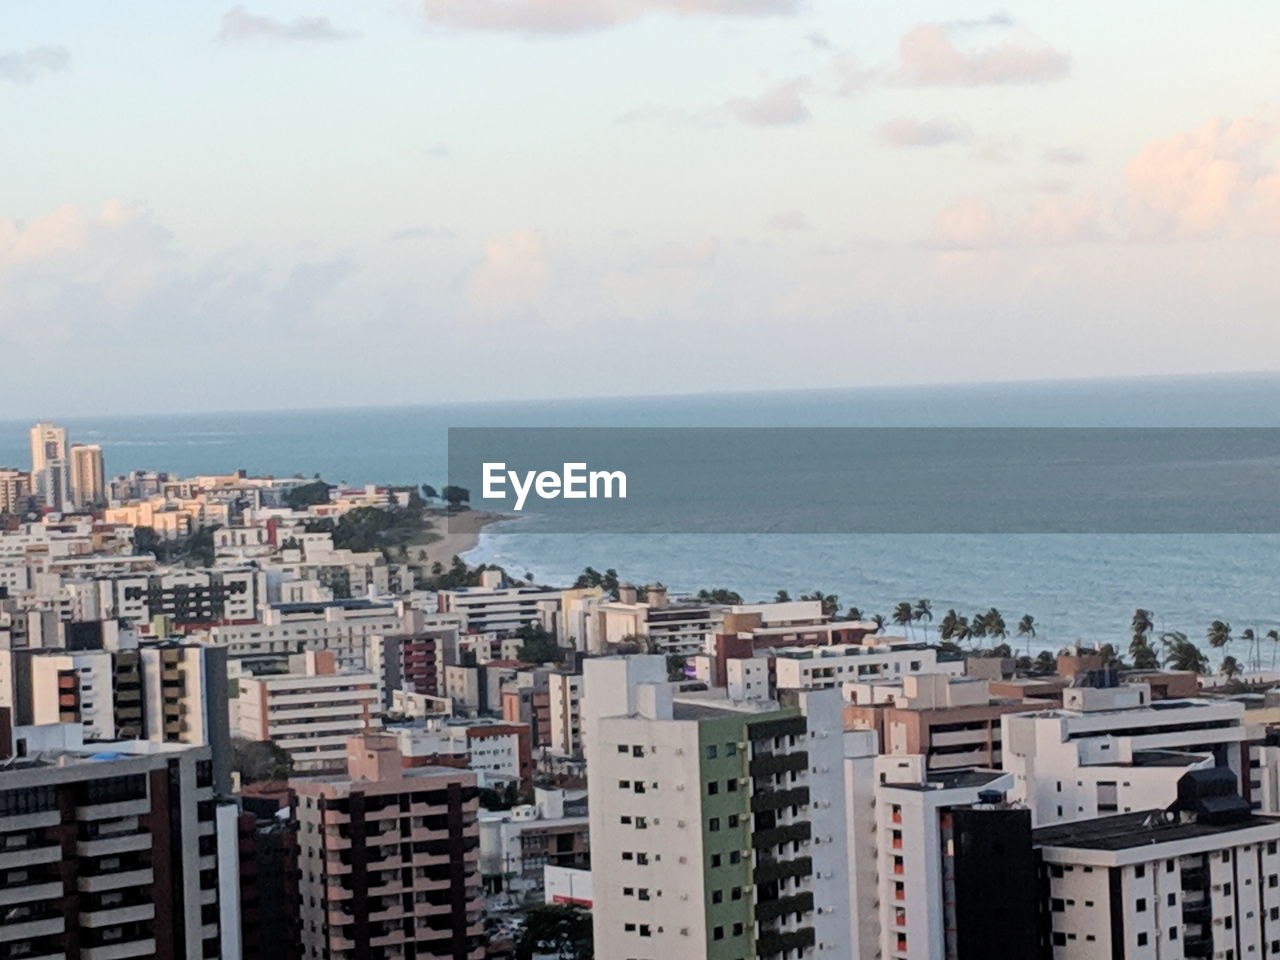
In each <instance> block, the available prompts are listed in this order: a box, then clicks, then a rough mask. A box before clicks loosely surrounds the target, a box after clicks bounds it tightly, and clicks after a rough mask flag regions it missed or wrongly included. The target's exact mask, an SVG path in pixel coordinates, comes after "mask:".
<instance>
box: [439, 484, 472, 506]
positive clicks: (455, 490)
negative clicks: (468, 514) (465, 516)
mask: <svg viewBox="0 0 1280 960" xmlns="http://www.w3.org/2000/svg"><path fill="white" fill-rule="evenodd" d="M440 496H441V497H443V498H444V501H445V503H447V504H449V509H451V510H458V509H461V507H462V505H463V504H464V503H470V502H471V491H470V490H468V489H467V488H466V487H459V486H455V485H454V484H452V483H451V484H449V485H448V486H447V487H445V488H444V489H443V490H441V491H440Z"/></svg>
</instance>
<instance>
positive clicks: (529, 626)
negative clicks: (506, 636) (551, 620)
mask: <svg viewBox="0 0 1280 960" xmlns="http://www.w3.org/2000/svg"><path fill="white" fill-rule="evenodd" d="M516 636H517V637H519V638H520V639H521V640H523V641H524V643H522V644H521V646H520V654H519V656H520V659H521V660H523V661H524V662H525V663H558V662H559V661H560V658H561V657H562V656H563V655H564V651H562V650H561V649H560V647H559V645H557V643H556V640H555V637H554V636H552V635H551V634H550V633H549V632H547V629H546V627H544V626H543V625H542V624H540V623H526V624H525V625H524V626H523V627H521V628H520V629H519V630H517V631H516Z"/></svg>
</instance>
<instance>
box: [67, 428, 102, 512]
mask: <svg viewBox="0 0 1280 960" xmlns="http://www.w3.org/2000/svg"><path fill="white" fill-rule="evenodd" d="M70 466H71V502H72V504H73V505H74V506H75V507H76V509H78V510H85V509H89V508H92V507H97V506H102V505H104V504H105V503H106V502H107V475H106V470H105V469H104V467H103V463H102V447H101V446H99V445H98V444H96V443H73V444H72V445H71V454H70Z"/></svg>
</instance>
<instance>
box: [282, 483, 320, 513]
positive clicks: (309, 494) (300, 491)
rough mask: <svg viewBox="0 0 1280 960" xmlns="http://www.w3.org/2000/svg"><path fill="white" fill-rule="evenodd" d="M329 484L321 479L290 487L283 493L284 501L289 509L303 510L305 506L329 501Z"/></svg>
mask: <svg viewBox="0 0 1280 960" xmlns="http://www.w3.org/2000/svg"><path fill="white" fill-rule="evenodd" d="M329 490H330V487H329V484H327V483H325V482H324V481H323V480H314V481H312V482H311V483H304V484H300V485H299V486H296V487H290V488H289V489H288V490H286V491H285V493H284V502H285V506H287V507H288V508H289V509H290V510H305V509H306V508H307V507H312V506H315V505H316V504H320V503H328V502H329Z"/></svg>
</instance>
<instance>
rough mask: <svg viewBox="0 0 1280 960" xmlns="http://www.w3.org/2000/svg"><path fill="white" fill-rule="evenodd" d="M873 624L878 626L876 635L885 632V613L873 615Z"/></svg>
mask: <svg viewBox="0 0 1280 960" xmlns="http://www.w3.org/2000/svg"><path fill="white" fill-rule="evenodd" d="M871 622H872V623H874V624H875V625H876V629H875V632H876V633H883V632H884V614H883V613H876V614H873V615H872V617H871Z"/></svg>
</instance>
